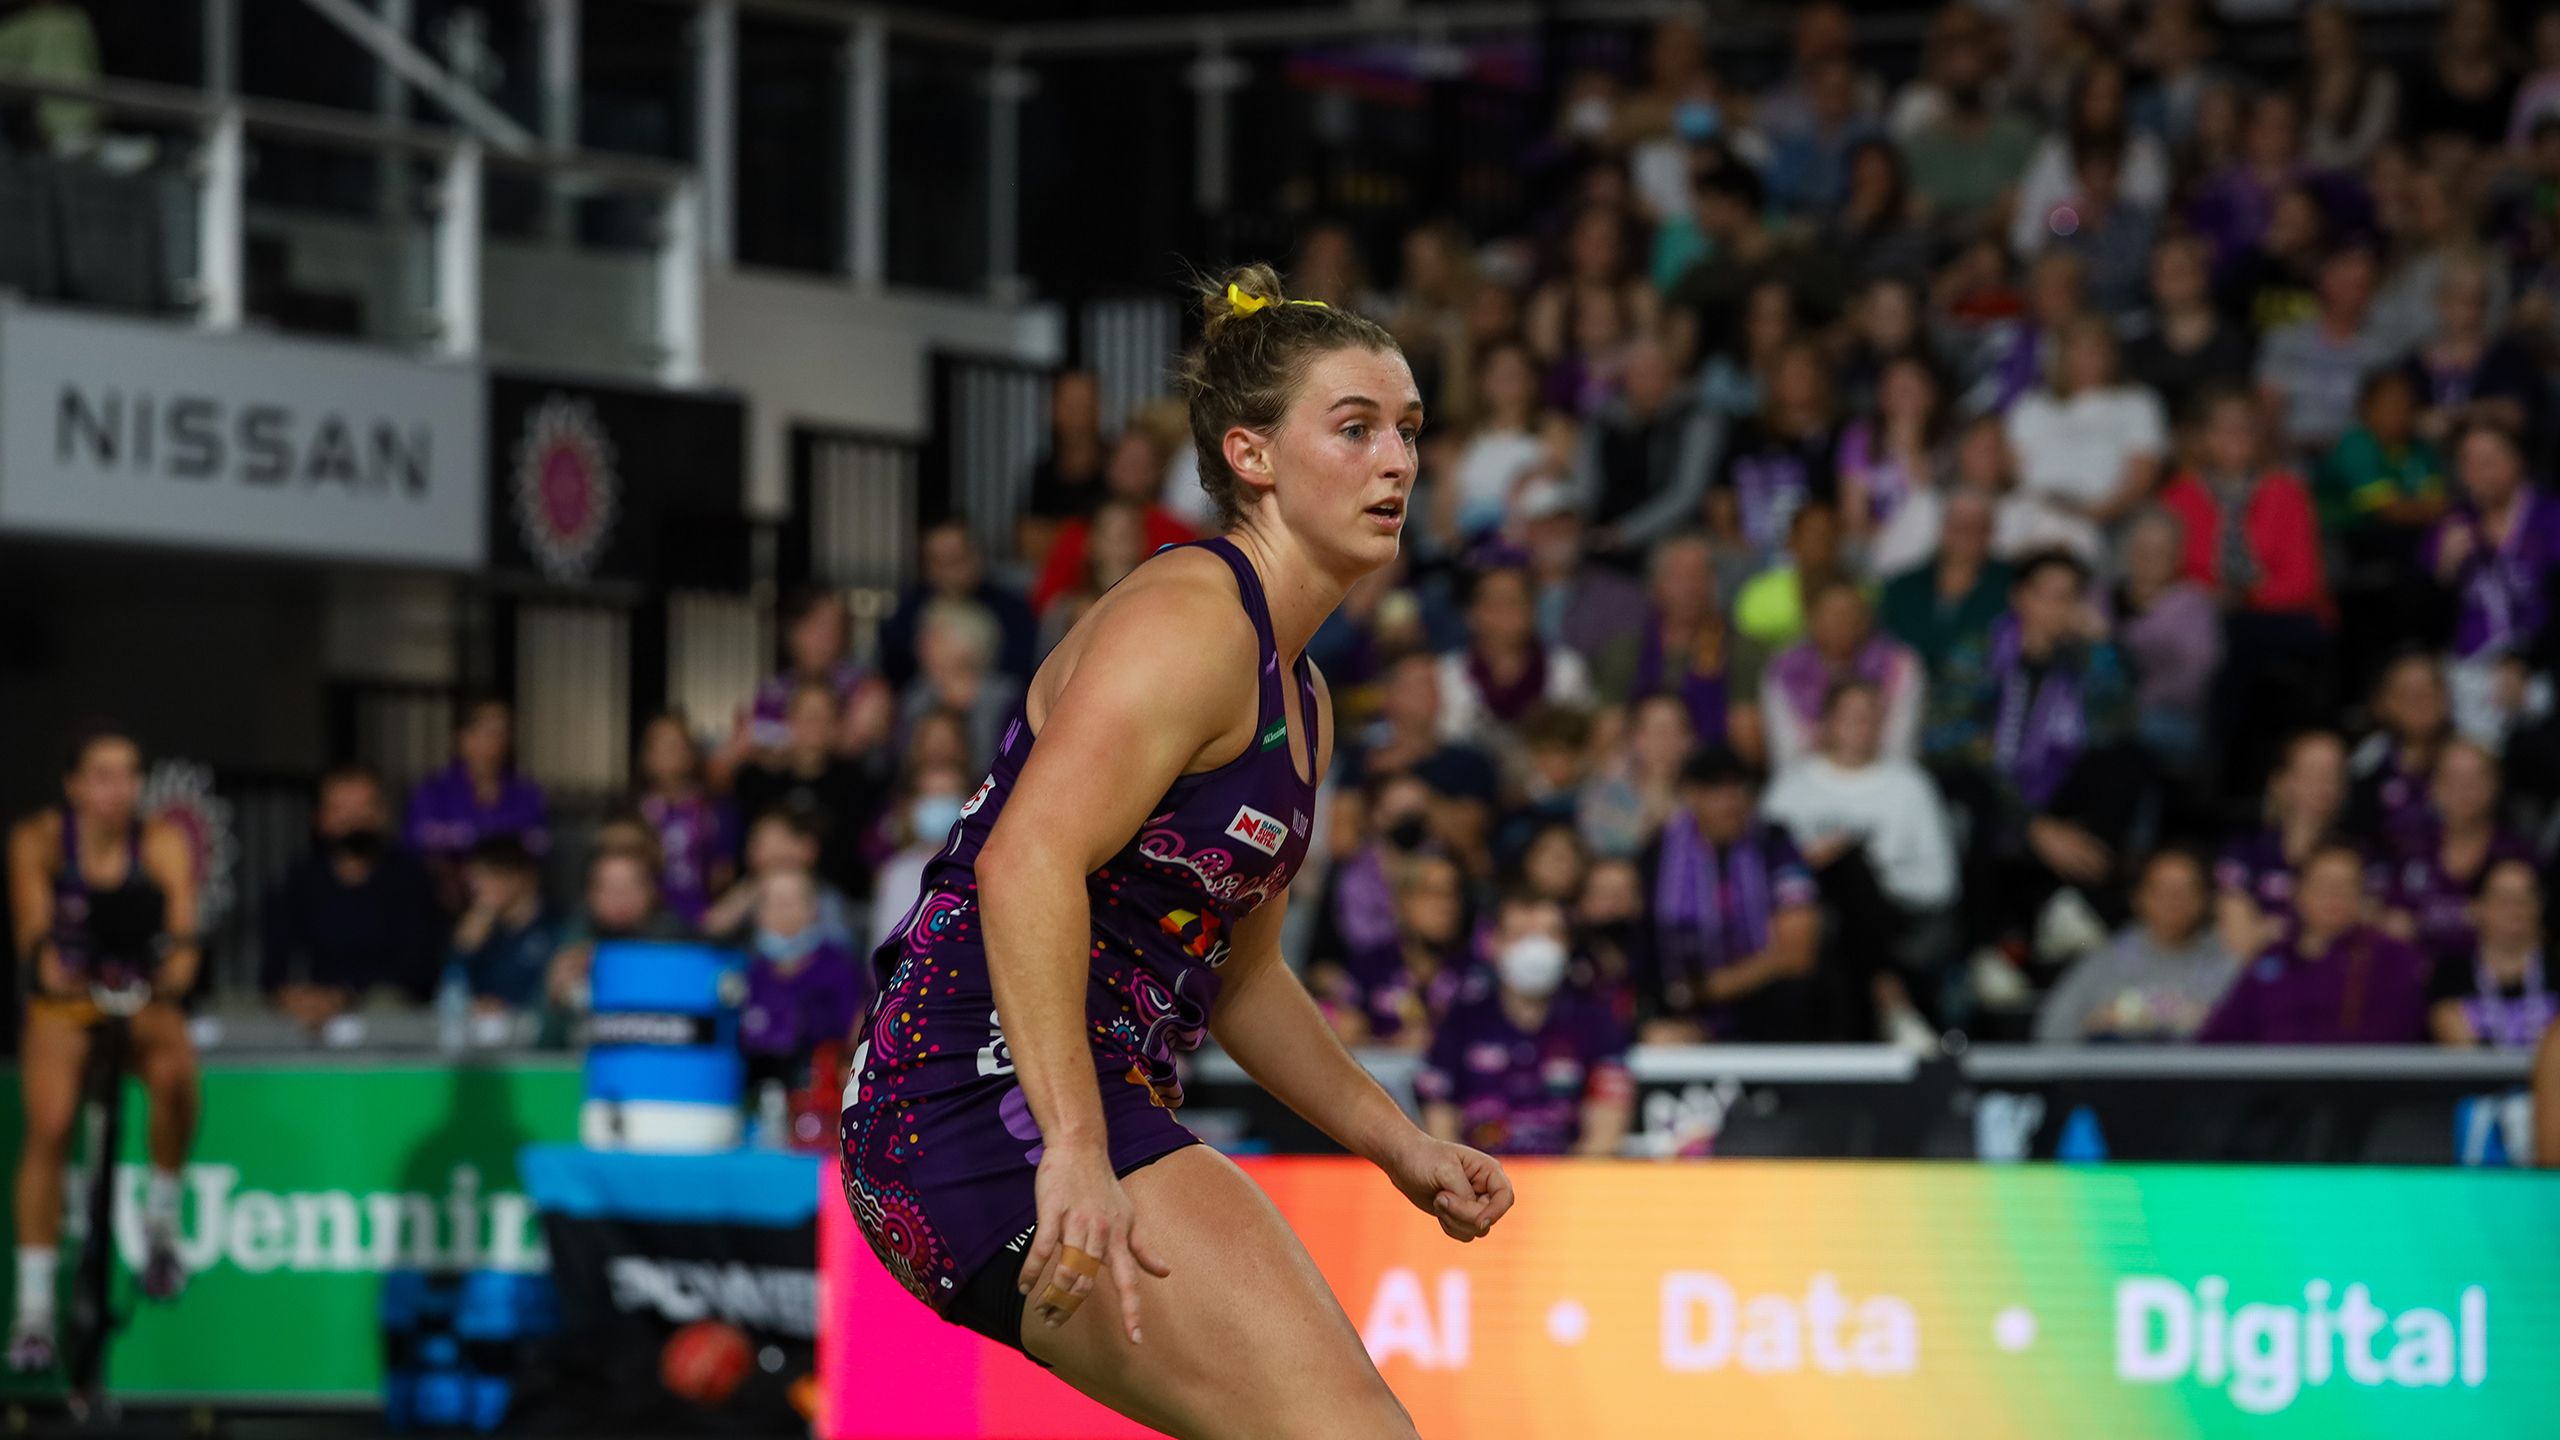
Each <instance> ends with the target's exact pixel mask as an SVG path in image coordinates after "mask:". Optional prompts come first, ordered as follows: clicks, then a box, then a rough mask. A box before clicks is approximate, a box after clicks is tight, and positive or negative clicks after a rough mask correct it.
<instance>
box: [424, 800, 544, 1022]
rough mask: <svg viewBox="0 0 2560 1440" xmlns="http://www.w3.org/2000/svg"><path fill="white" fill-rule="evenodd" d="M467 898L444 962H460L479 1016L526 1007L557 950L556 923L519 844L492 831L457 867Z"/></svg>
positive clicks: (537, 998) (534, 1000)
mask: <svg viewBox="0 0 2560 1440" xmlns="http://www.w3.org/2000/svg"><path fill="white" fill-rule="evenodd" d="M462 874H463V882H464V884H465V886H466V887H467V888H468V891H469V894H470V897H471V900H470V906H469V908H468V909H466V910H464V911H463V912H462V918H461V919H460V920H458V921H456V922H454V927H453V945H452V948H451V950H450V951H449V952H448V957H447V960H446V964H447V966H448V967H449V968H450V967H459V968H460V970H461V972H462V979H463V982H464V983H465V984H467V985H468V986H469V987H470V989H471V1003H472V1008H473V1009H475V1010H479V1011H481V1012H483V1013H503V1012H506V1011H510V1010H529V1009H532V1008H533V1007H534V1006H536V1005H538V1004H539V1003H540V1002H541V999H542V985H543V978H544V976H545V974H546V973H547V972H548V970H549V968H550V965H551V957H552V954H553V952H554V951H555V950H557V949H558V948H559V927H558V925H557V924H556V923H555V922H554V921H553V920H552V918H551V917H550V915H549V914H548V913H546V912H545V910H544V908H543V904H542V877H541V874H540V872H539V871H538V870H537V869H536V867H535V865H534V860H533V856H532V855H531V854H529V853H528V852H527V851H526V850H525V847H524V842H523V841H522V840H520V839H518V838H516V837H515V836H512V835H492V836H490V837H489V838H488V839H486V840H483V841H481V842H479V843H478V844H476V845H474V846H472V847H471V854H470V856H469V857H468V858H467V859H466V860H465V861H464V863H463V867H462Z"/></svg>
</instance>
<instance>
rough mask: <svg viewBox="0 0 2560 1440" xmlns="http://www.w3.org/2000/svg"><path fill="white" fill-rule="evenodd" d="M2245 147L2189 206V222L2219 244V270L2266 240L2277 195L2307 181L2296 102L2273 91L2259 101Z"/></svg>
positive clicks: (2253, 109) (2252, 104)
mask: <svg viewBox="0 0 2560 1440" xmlns="http://www.w3.org/2000/svg"><path fill="white" fill-rule="evenodd" d="M2240 145H2241V148H2240V153H2239V154H2238V155H2237V156H2235V157H2234V158H2233V160H2232V163H2231V164H2230V165H2229V166H2228V167H2226V168H2225V169H2223V170H2222V171H2221V172H2220V173H2218V174H2214V175H2211V176H2209V177H2206V178H2205V179H2204V182H2203V184H2202V185H2201V186H2200V187H2199V188H2198V190H2197V193H2196V195H2195V198H2194V200H2193V201H2192V202H2190V203H2189V204H2188V206H2187V223H2188V224H2189V225H2190V226H2192V227H2194V229H2195V231H2196V233H2197V234H2199V235H2203V236H2205V237H2206V238H2208V239H2209V240H2211V241H2212V242H2213V246H2214V261H2215V264H2216V265H2217V266H2218V267H2227V266H2230V265H2232V264H2234V263H2235V262H2237V261H2238V260H2239V259H2240V257H2241V256H2243V255H2245V254H2247V253H2248V252H2249V251H2250V250H2252V249H2255V248H2256V247H2257V246H2258V244H2259V242H2260V241H2262V240H2263V239H2265V237H2266V233H2267V226H2268V223H2269V221H2270V220H2271V219H2272V217H2273V215H2274V213H2275V208H2276V196H2277V195H2278V194H2279V193H2281V192H2282V191H2283V190H2284V189H2285V187H2287V186H2289V185H2292V184H2294V183H2296V182H2298V181H2300V180H2303V179H2305V178H2307V175H2308V172H2307V170H2306V167H2305V166H2304V164H2303V160H2302V113H2301V108H2300V106H2299V105H2298V104H2297V103H2296V101H2295V99H2294V97H2293V96H2292V95H2291V94H2289V93H2286V92H2284V91H2281V90H2272V89H2271V90H2266V91H2262V92H2260V93H2259V94H2257V95H2256V96H2255V97H2253V98H2252V99H2251V100H2250V102H2249V113H2248V118H2247V122H2246V127H2245V129H2244V130H2243V132H2242V136H2241V142H2240Z"/></svg>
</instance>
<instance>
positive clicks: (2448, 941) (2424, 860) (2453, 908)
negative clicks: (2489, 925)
mask: <svg viewBox="0 0 2560 1440" xmlns="http://www.w3.org/2000/svg"><path fill="white" fill-rule="evenodd" d="M2508 860H2522V861H2523V862H2525V863H2526V864H2528V865H2531V864H2532V863H2533V847H2532V846H2530V845H2527V844H2526V843H2525V842H2524V841H2522V840H2520V839H2518V838H2516V837H2515V836H2514V835H2511V834H2509V833H2507V832H2506V831H2504V830H2501V831H2499V832H2497V833H2496V834H2494V835H2492V836H2490V837H2489V848H2488V851H2487V852H2486V853H2485V854H2483V855H2482V856H2481V858H2480V868H2479V869H2477V870H2474V871H2473V872H2471V874H2470V875H2469V876H2468V877H2465V876H2458V875H2455V874H2454V873H2452V872H2451V871H2449V870H2447V869H2446V868H2445V865H2444V852H2443V849H2442V847H2441V842H2440V841H2438V839H2437V838H2436V837H2435V836H2434V835H2433V834H2432V833H2430V834H2428V835H2427V836H2426V838H2425V840H2424V843H2422V844H2420V845H2417V846H2415V847H2413V848H2410V849H2407V850H2404V851H2403V852H2402V853H2401V854H2400V855H2399V856H2398V857H2397V858H2395V859H2393V860H2392V861H2391V862H2390V863H2389V864H2388V865H2387V866H2386V867H2384V875H2383V885H2382V886H2381V892H2380V897H2379V898H2380V899H2381V900H2382V903H2383V904H2385V905H2387V906H2389V907H2390V908H2391V909H2394V910H2402V911H2406V912H2408V915H2409V917H2410V918H2411V919H2412V920H2415V921H2416V922H2417V925H2418V933H2417V944H2418V948H2419V949H2420V950H2423V951H2425V952H2426V954H2427V958H2428V959H2430V960H2433V961H2436V962H2439V963H2441V962H2444V961H2449V960H2460V959H2462V958H2463V957H2465V956H2467V955H2469V954H2470V953H2471V952H2472V950H2473V949H2474V948H2475V947H2476V946H2477V945H2478V944H2479V940H2480V934H2479V931H2478V930H2477V929H2475V928H2474V927H2473V925H2472V923H2471V905H2472V902H2473V901H2475V900H2478V899H2479V898H2480V885H2481V882H2483V881H2485V880H2487V879H2488V878H2489V872H2490V871H2491V870H2492V869H2494V868H2496V867H2497V866H2498V865H2499V864H2501V863H2503V862H2505V861H2508Z"/></svg>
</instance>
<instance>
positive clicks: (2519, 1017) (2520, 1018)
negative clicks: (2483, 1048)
mask: <svg viewBox="0 0 2560 1440" xmlns="http://www.w3.org/2000/svg"><path fill="white" fill-rule="evenodd" d="M2472 976H2473V979H2474V981H2475V983H2476V984H2477V985H2478V987H2479V993H2478V994H2476V995H2465V996H2464V997H2462V1013H2463V1014H2464V1016H2466V1017H2468V1018H2469V1019H2470V1021H2471V1030H2472V1033H2473V1034H2476V1035H2478V1036H2479V1037H2480V1043H2481V1044H2483V1045H2487V1046H2490V1047H2492V1048H2495V1049H2499V1050H2530V1049H2532V1048H2533V1047H2534V1046H2536V1045H2538V1044H2540V1043H2542V1032H2543V1031H2544V1030H2545V1029H2547V1028H2549V1027H2550V1025H2551V1022H2552V1021H2553V1020H2554V1019H2555V1018H2560V996H2555V995H2553V994H2552V993H2551V991H2550V989H2549V988H2548V987H2547V986H2545V985H2544V984H2543V981H2542V952H2541V951H2539V950H2536V951H2534V952H2533V958H2532V959H2530V960H2528V961H2526V962H2525V967H2524V993H2523V994H2521V995H2516V996H2507V995H2501V994H2499V993H2498V982H2497V981H2495V980H2492V979H2490V978H2489V962H2488V960H2487V959H2486V958H2481V959H2475V960H2474V961H2472Z"/></svg>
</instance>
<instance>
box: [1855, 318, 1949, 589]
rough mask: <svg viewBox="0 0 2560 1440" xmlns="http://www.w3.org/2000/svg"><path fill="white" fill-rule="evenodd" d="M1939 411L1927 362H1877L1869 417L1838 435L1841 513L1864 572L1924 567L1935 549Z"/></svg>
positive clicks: (1940, 511) (1941, 510)
mask: <svg viewBox="0 0 2560 1440" xmlns="http://www.w3.org/2000/svg"><path fill="white" fill-rule="evenodd" d="M1945 412H1946V407H1945V405H1944V404H1943V403H1941V400H1940V396H1939V394H1938V376H1937V372H1935V371H1933V370H1931V369H1930V368H1929V362H1928V361H1927V360H1925V359H1923V358H1922V357H1920V356H1919V355H1916V354H1913V355H1899V356H1896V357H1894V358H1893V359H1891V360H1888V361H1886V362H1885V364H1884V373H1883V375H1882V377H1881V378H1880V379H1879V380H1878V381H1877V384H1876V408H1875V410H1874V412H1873V413H1872V414H1867V415H1862V416H1860V417H1858V418H1857V419H1855V420H1852V421H1850V422H1849V427H1848V428H1847V429H1846V430H1844V431H1842V432H1841V434H1840V513H1841V518H1842V520H1843V521H1844V523H1845V525H1846V527H1847V529H1848V532H1849V535H1850V537H1851V539H1852V540H1853V541H1855V542H1857V543H1858V544H1859V545H1860V547H1861V551H1862V555H1863V558H1864V561H1865V567H1864V568H1865V572H1866V573H1867V574H1868V575H1871V576H1874V577H1876V578H1878V579H1882V578H1884V577H1886V576H1889V575H1898V574H1901V573H1902V572H1903V571H1905V570H1908V569H1910V568H1911V567H1913V566H1915V565H1925V564H1927V563H1928V560H1929V556H1930V554H1931V553H1932V552H1934V551H1935V550H1936V549H1937V548H1938V533H1939V530H1940V528H1941V527H1942V526H1943V525H1944V524H1945V520H1946V503H1945V500H1944V498H1943V497H1942V496H1941V495H1940V494H1939V491H1938V480H1939V471H1940V468H1941V459H1942V456H1941V453H1940V452H1941V451H1942V449H1943V448H1944V447H1945V442H1946V435H1945V433H1944V431H1945V418H1946V414H1945Z"/></svg>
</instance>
